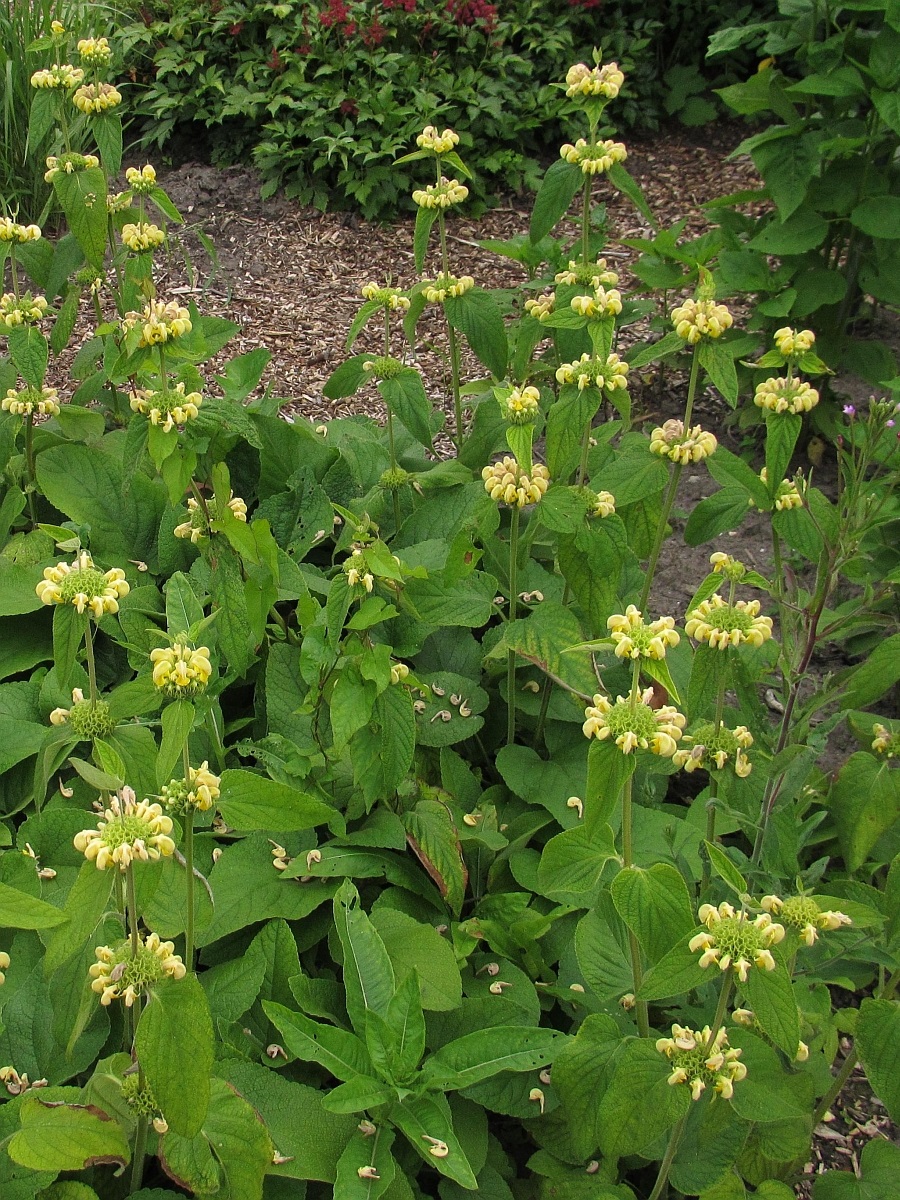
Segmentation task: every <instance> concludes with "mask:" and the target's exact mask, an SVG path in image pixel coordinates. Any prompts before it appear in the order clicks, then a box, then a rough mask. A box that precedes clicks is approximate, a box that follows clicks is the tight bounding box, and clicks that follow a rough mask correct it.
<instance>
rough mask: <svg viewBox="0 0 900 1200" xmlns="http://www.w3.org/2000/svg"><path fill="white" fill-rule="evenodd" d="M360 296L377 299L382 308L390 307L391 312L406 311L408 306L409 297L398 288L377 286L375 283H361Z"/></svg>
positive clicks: (366, 298) (365, 298)
mask: <svg viewBox="0 0 900 1200" xmlns="http://www.w3.org/2000/svg"><path fill="white" fill-rule="evenodd" d="M362 297H363V299H364V300H377V301H378V303H379V304H380V305H381V306H382V307H383V308H387V309H390V311H391V312H406V311H407V309H408V308H409V299H408V298H407V297H406V296H404V295H403V293H402V292H401V291H400V289H399V288H392V287H379V286H378V284H377V283H366V284H363V288H362Z"/></svg>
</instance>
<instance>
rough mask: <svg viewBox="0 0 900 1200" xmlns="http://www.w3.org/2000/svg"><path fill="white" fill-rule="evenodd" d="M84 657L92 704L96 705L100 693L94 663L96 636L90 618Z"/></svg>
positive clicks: (85, 633)
mask: <svg viewBox="0 0 900 1200" xmlns="http://www.w3.org/2000/svg"><path fill="white" fill-rule="evenodd" d="M84 656H85V658H86V659H87V669H88V681H89V684H90V692H91V704H96V703H97V700H98V698H99V695H100V693H99V692H98V690H97V664H96V663H95V661H94V635H93V634H92V633H91V619H90V617H88V623H87V628H86V629H85V631H84Z"/></svg>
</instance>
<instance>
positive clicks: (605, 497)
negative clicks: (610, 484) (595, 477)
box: [590, 492, 616, 517]
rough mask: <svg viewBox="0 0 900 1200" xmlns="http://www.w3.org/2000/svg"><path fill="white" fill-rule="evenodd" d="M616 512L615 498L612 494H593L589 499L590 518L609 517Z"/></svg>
mask: <svg viewBox="0 0 900 1200" xmlns="http://www.w3.org/2000/svg"><path fill="white" fill-rule="evenodd" d="M615 511H616V498H615V496H614V495H613V494H612V492H594V494H593V496H592V497H591V513H590V515H591V516H592V517H611V516H612V515H613V513H614V512H615Z"/></svg>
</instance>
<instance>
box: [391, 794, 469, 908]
mask: <svg viewBox="0 0 900 1200" xmlns="http://www.w3.org/2000/svg"><path fill="white" fill-rule="evenodd" d="M403 825H404V828H405V829H406V836H407V839H408V840H409V844H410V846H411V847H412V849H413V852H414V853H415V855H416V857H417V858H418V859H419V861H420V862H421V864H422V866H423V867H424V868H425V870H426V871H427V872H428V874H429V875H430V876H431V878H432V879H433V880H434V882H435V883H436V884H437V886H438V889H439V890H440V893H441V895H442V896H443V897H444V899H445V900H446V901H447V904H448V905H449V907H450V908H451V909H452V911H453V912H454V913H455V914H456V915H457V916H458V915H459V913H460V911H461V909H462V905H463V900H464V898H465V891H466V885H467V883H468V880H469V872H468V870H467V868H466V864H465V862H464V860H463V856H462V847H461V846H460V841H459V834H458V833H457V830H456V826H455V824H454V821H453V815H452V813H451V812H450V810H449V808H448V807H447V805H446V804H443V803H442V802H441V801H440V800H420V801H419V803H418V804H417V805H416V807H415V808H414V809H413V810H412V812H407V813H404V814H403Z"/></svg>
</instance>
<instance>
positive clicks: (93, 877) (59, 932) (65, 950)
mask: <svg viewBox="0 0 900 1200" xmlns="http://www.w3.org/2000/svg"><path fill="white" fill-rule="evenodd" d="M111 876H112V873H111V872H109V871H98V870H97V867H96V864H95V863H92V862H85V863H83V864H82V865H81V867H80V869H79V871H78V875H77V877H76V879H75V882H74V884H73V885H72V888H71V890H70V891H69V894H68V896H67V897H66V906H65V908H64V909H63V915H64V916H65V917H66V918H67V920H66V923H65V924H64V925H61V926H60V927H58V928H57V929H55V930H54V932H53V933H52V934H51V935H50V937H49V938H47V939H46V943H47V953H46V954H45V955H44V974H45V977H46V978H48V979H49V977H50V976H51V975H52V974H53V973H54V971H56V970H58V969H59V967H61V966H62V964H63V963H65V962H68V960H69V959H70V958H72V957H73V956H74V955H76V954H80V953H81V951H82V950H83V949H84V947H85V946H86V945H87V943H88V941H90V940H91V939H92V938H93V937H94V936H95V933H96V931H97V930H98V929H99V927H100V925H101V924H102V922H103V919H104V917H105V915H106V912H107V909H108V906H109V897H110V892H111V891H112V883H113V881H112V877H111Z"/></svg>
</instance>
